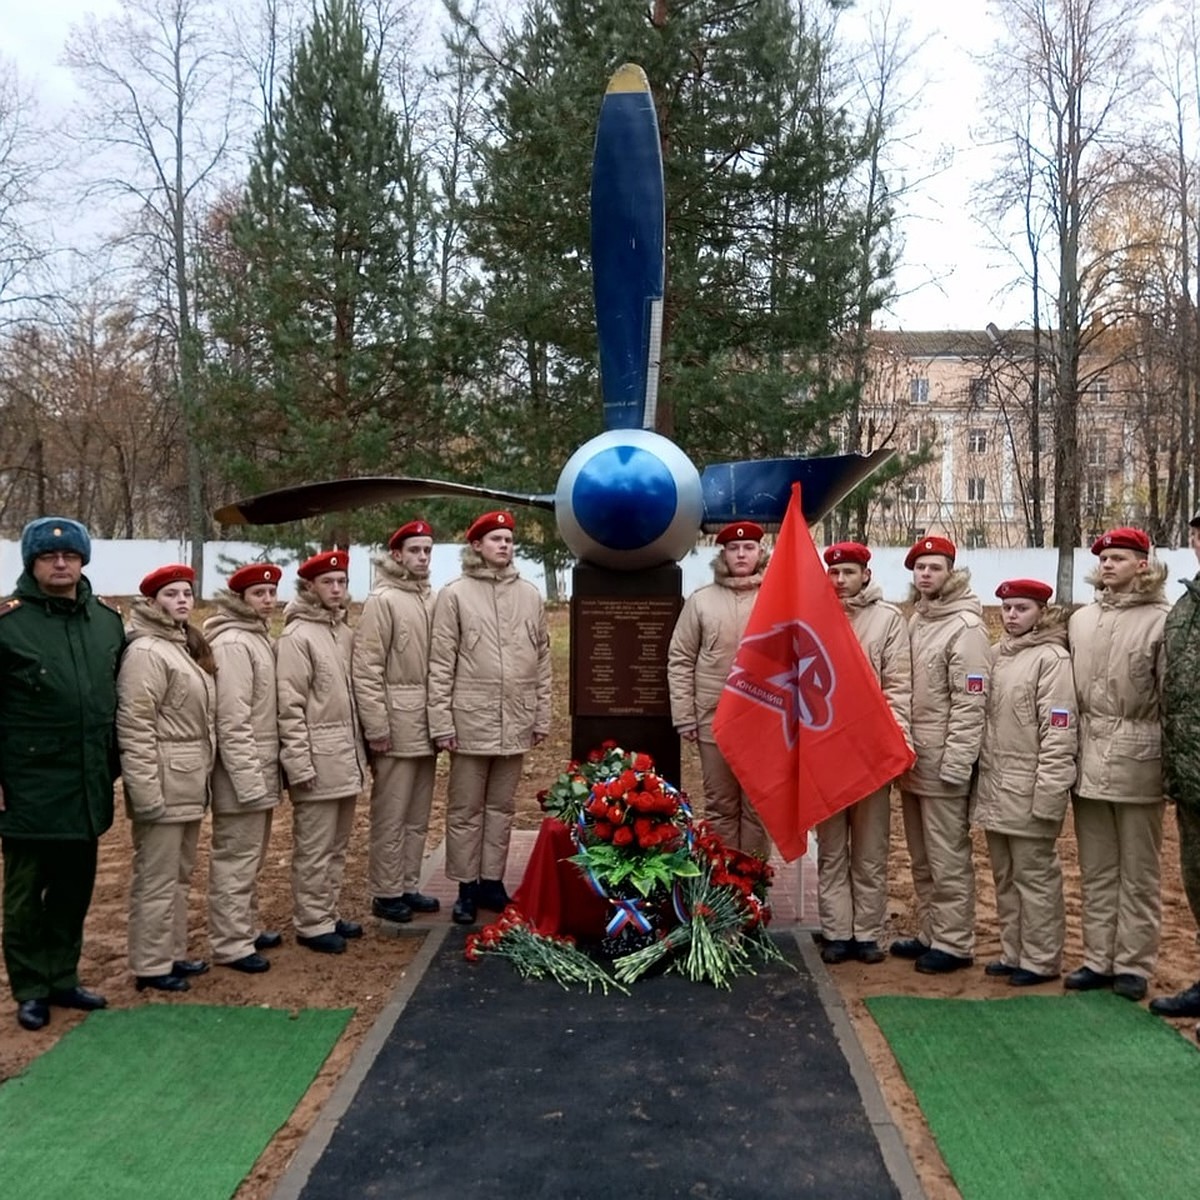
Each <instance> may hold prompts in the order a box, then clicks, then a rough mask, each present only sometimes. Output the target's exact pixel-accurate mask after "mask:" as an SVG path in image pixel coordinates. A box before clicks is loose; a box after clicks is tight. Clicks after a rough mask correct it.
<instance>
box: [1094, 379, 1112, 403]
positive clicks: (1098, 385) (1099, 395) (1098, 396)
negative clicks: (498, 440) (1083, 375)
mask: <svg viewBox="0 0 1200 1200" xmlns="http://www.w3.org/2000/svg"><path fill="white" fill-rule="evenodd" d="M1092 395H1093V396H1094V397H1095V400H1096V403H1097V404H1106V403H1107V402H1108V376H1107V375H1098V376H1097V377H1096V378H1095V379H1093V380H1092Z"/></svg>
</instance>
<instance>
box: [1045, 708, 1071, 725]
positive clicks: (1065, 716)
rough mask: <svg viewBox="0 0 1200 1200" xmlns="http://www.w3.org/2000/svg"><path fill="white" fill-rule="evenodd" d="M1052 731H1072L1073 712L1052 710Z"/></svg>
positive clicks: (1061, 709) (1064, 709)
mask: <svg viewBox="0 0 1200 1200" xmlns="http://www.w3.org/2000/svg"><path fill="white" fill-rule="evenodd" d="M1050 728H1051V729H1070V728H1071V710H1070V709H1069V708H1052V709H1051V710H1050Z"/></svg>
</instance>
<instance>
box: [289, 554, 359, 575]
mask: <svg viewBox="0 0 1200 1200" xmlns="http://www.w3.org/2000/svg"><path fill="white" fill-rule="evenodd" d="M349 567H350V555H349V553H348V552H347V551H345V550H325V551H323V552H322V553H320V554H314V555H313V556H312V558H306V559H305V560H304V561H303V562H302V563H301V564H300V565H299V566H298V567H297V568H296V574H297V575H299V576H300V578H301V579H316V577H317V576H318V575H327V574H328V573H329V572H330V571H346V570H349Z"/></svg>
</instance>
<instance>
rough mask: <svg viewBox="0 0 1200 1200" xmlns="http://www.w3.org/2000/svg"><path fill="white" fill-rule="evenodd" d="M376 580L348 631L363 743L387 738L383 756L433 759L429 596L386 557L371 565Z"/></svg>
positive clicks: (424, 586) (427, 589)
mask: <svg viewBox="0 0 1200 1200" xmlns="http://www.w3.org/2000/svg"><path fill="white" fill-rule="evenodd" d="M375 566H376V570H377V571H378V579H377V582H376V584H375V587H374V588H373V589H372V591H371V594H370V595H369V596H368V597H367V602H366V604H364V605H363V611H362V617H361V618H360V619H359V622H358V625H357V627H356V628H355V630H354V659H353V662H354V699H355V700H356V702H357V703H358V718H359V720H360V721H361V722H362V728H363V733H364V735H365V736H366V739H367V741H368V742H381V741H383V740H384V739H385V738H389V739H390V740H391V743H392V748H391V750H390V751H388V753H389V754H390V755H392V756H394V757H396V758H420V757H423V756H425V755H429V754H433V753H435V747H434V745H433V743H432V742H431V741H430V739H429V720H428V717H427V716H426V714H425V701H426V685H427V681H428V678H429V631H430V626H431V625H432V623H433V600H434V597H433V591H432V590H431V589H430V586H429V580H428V579H427V578H425V579H418V578H417V577H415V576H414V575H413V574H412V573H411V572H410V571H409V570H408V569H407V568H406V567H404V566H403V565H402V564H400V563H398V562H397V561H396V560H395V559H394V558H392V556H391V555H390V554H385V555H381V556H380V557H379V558H377V559H376V560H375Z"/></svg>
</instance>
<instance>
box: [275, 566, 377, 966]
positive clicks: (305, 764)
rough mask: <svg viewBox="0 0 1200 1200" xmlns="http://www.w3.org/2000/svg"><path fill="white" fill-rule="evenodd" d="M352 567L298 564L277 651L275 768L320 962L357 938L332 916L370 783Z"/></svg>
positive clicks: (298, 898) (298, 897)
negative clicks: (282, 781) (354, 643)
mask: <svg viewBox="0 0 1200 1200" xmlns="http://www.w3.org/2000/svg"><path fill="white" fill-rule="evenodd" d="M349 566H350V556H349V555H348V554H347V553H346V551H344V550H326V551H325V552H324V553H322V554H314V555H313V556H312V558H309V559H306V560H305V561H304V562H302V563H301V564H300V566H299V567H298V568H297V575H298V576H299V581H298V584H297V589H296V597H295V599H294V600H293V601H292V602H291V603H290V604H289V605H288V606H287V608H286V609H284V613H283V619H284V627H283V633H282V634H280V636H279V643H278V645H277V647H276V652H275V660H276V668H275V669H276V693H277V695H278V698H279V743H280V761H281V762H282V764H283V769H284V772H285V773H286V775H287V784H288V792H289V793H290V795H291V797H292V843H293V848H292V898H293V902H294V904H295V917H294V920H295V925H296V941H297V942H298V943H299V944H300V945H301V946H305V947H306V948H307V949H309V950H314V951H316V952H318V953H320V954H341V953H343V952H344V951H345V949H346V940H347V939H348V938H358V937H362V926H361V925H360V924H359V923H358V922H357V921H345V920H343V919H342V918H341V917H340V916H339V915H338V901H339V899H340V897H341V892H342V877H343V875H344V874H345V868H346V847H347V846H348V845H349V843H350V834H351V832H352V830H353V828H354V804H355V801H356V800H357V799H358V794H359V792H361V791H362V790H363V787H364V786H365V785H366V780H367V762H366V756H365V754H364V752H363V747H362V737H361V734H360V732H359V728H358V712H357V709H356V707H355V703H354V688H353V686H352V684H351V680H350V656H351V633H350V626H349V624H348V623H347V620H348V613H347V604H348V603H349V597H348V595H347V592H346V584H347V570H348V568H349Z"/></svg>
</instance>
